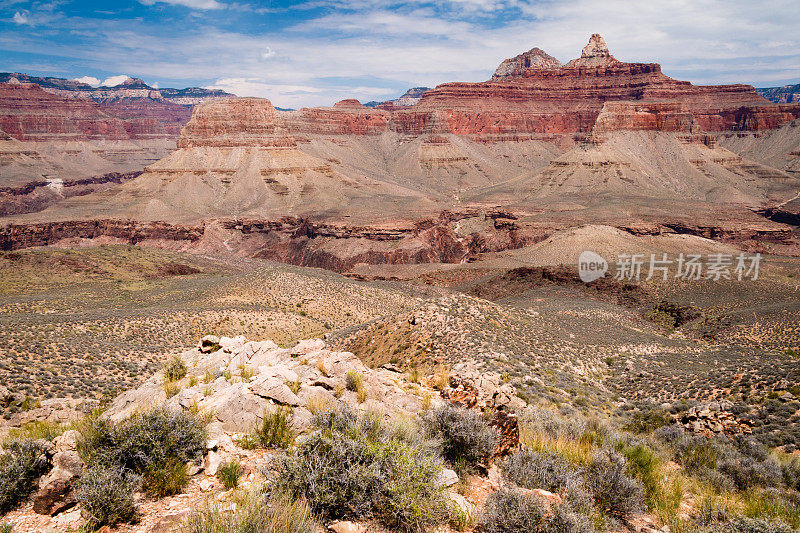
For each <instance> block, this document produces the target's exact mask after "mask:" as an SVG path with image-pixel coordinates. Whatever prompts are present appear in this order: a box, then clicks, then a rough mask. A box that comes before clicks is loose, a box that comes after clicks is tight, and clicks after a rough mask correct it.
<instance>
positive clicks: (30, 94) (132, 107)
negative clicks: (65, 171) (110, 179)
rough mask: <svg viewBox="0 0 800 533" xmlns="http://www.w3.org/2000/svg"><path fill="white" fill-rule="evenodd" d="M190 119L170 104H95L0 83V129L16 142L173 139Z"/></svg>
mask: <svg viewBox="0 0 800 533" xmlns="http://www.w3.org/2000/svg"><path fill="white" fill-rule="evenodd" d="M190 114H191V111H190V110H189V109H188V108H186V107H184V106H179V105H176V104H170V103H160V102H151V101H149V100H147V101H141V102H130V101H129V102H114V103H109V104H98V103H95V102H93V101H90V100H81V99H75V98H64V97H61V96H58V95H55V94H52V93H48V92H46V91H44V90H42V89H41V88H40V87H39V86H38V85H29V84H10V83H0V130H2V131H4V132H5V133H6V134H8V135H9V136H11V137H13V138H16V139H18V140H21V141H48V140H87V139H111V140H120V139H150V138H159V137H163V138H168V137H175V136H176V135H178V133H179V131H180V128H181V125H182V124H183V123H185V122H186V121H187V120H188V119H189V115H190Z"/></svg>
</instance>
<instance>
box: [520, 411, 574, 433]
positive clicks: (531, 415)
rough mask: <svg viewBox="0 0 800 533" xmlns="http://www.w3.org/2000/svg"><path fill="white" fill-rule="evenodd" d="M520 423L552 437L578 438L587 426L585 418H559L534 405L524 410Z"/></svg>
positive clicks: (551, 412)
mask: <svg viewBox="0 0 800 533" xmlns="http://www.w3.org/2000/svg"><path fill="white" fill-rule="evenodd" d="M520 425H524V426H526V427H527V428H528V429H530V430H531V431H533V432H535V433H542V434H545V435H547V436H549V437H552V438H559V437H560V438H570V439H580V438H581V437H582V436H583V435H584V433H586V431H587V427H588V423H587V421H586V419H584V418H582V417H571V418H561V417H559V416H558V415H556V414H555V413H554V412H553V411H550V410H549V409H542V408H538V407H534V406H530V407H529V408H527V409H526V410H525V412H524V414H523V415H522V418H521V420H520Z"/></svg>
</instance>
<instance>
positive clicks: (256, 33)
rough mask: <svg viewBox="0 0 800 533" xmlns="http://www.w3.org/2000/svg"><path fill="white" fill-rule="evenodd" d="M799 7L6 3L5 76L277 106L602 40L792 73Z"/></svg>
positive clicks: (242, 0) (1, 31) (669, 2)
mask: <svg viewBox="0 0 800 533" xmlns="http://www.w3.org/2000/svg"><path fill="white" fill-rule="evenodd" d="M798 28H800V1H798V0H763V1H753V0H730V1H710V0H657V1H653V0H649V1H643V2H635V1H625V0H604V1H600V0H565V1H557V0H438V1H433V2H428V1H422V0H420V1H414V0H412V1H404V2H393V1H389V0H349V1H347V0H305V1H300V2H283V1H274V2H256V1H254V0H128V1H112V2H102V1H96V0H55V1H28V0H0V70H2V71H21V72H26V73H29V74H35V75H44V76H59V77H67V78H76V79H78V78H80V79H84V80H86V81H89V82H90V83H102V82H105V83H107V84H113V83H118V82H119V80H121V79H124V76H125V75H130V76H134V77H140V78H143V79H144V80H145V81H146V82H148V83H149V84H151V85H156V84H158V86H161V87H187V86H203V87H218V88H222V89H226V90H228V91H231V92H234V93H236V94H239V95H242V96H263V97H267V98H270V99H271V100H272V101H273V103H274V104H276V105H279V106H284V107H295V108H297V107H301V106H304V105H305V106H311V105H330V104H331V103H333V102H336V101H338V100H340V99H342V98H346V97H355V98H358V99H360V100H362V101H368V100H386V99H389V98H392V97H395V96H397V95H399V94H401V93H402V92H404V91H405V89H407V88H408V87H413V86H420V85H425V86H434V85H436V84H438V83H442V82H446V81H479V80H485V79H487V78H488V77H489V76H490V75H491V73H492V71H493V70H494V68H495V67H496V66H497V64H498V63H500V61H501V60H503V59H504V58H507V57H511V56H514V55H516V54H518V53H520V52H522V51H525V50H528V49H530V48H532V47H534V46H538V47H540V48H542V49H544V50H546V51H547V52H549V53H550V54H552V55H554V56H556V57H557V58H558V59H560V60H562V61H567V60H569V59H571V58H574V57H577V56H578V55H580V49H581V48H582V47H583V46H584V45H585V44H586V41H587V40H588V37H589V35H590V34H591V33H595V32H596V33H600V34H602V35H603V37H604V38H605V39H606V42H607V43H608V45H609V47H610V49H611V52H612V53H613V54H614V55H615V56H616V57H617V59H620V60H623V61H645V62H659V63H661V64H662V66H663V70H664V72H665V73H666V74H668V75H670V76H673V77H675V78H678V79H685V80H689V81H692V82H694V83H730V82H744V83H751V84H754V85H756V86H761V87H769V86H777V85H784V84H787V83H799V82H800V30H798Z"/></svg>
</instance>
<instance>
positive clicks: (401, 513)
mask: <svg viewBox="0 0 800 533" xmlns="http://www.w3.org/2000/svg"><path fill="white" fill-rule="evenodd" d="M315 424H316V425H317V427H318V428H319V431H318V432H317V433H314V434H312V435H311V437H309V438H308V439H307V440H305V441H304V442H303V444H302V445H301V446H300V447H299V449H298V450H297V453H296V455H293V456H291V457H289V458H288V459H287V460H286V461H285V463H284V464H283V466H282V467H281V469H280V472H279V475H278V477H277V480H278V483H279V485H280V486H281V487H283V488H284V489H285V490H287V491H288V492H289V493H291V494H292V495H293V496H295V497H305V498H307V499H308V502H309V504H310V505H311V508H312V509H313V510H314V511H315V512H317V513H319V514H320V515H322V516H324V517H326V518H328V519H337V518H338V519H361V518H366V517H369V516H373V517H375V518H376V519H378V520H379V521H380V522H381V523H382V524H383V525H385V526H386V527H389V528H395V529H399V530H402V531H422V530H424V529H426V528H427V527H429V526H431V525H435V524H438V523H442V522H444V521H446V520H447V519H448V518H449V504H448V501H447V497H446V495H445V489H444V488H443V487H441V486H438V485H437V484H436V483H435V482H434V480H435V479H436V476H437V475H438V474H439V472H440V471H441V468H442V466H441V462H440V461H439V459H438V458H437V457H436V456H434V455H431V454H430V453H429V452H428V451H427V450H426V448H425V447H423V446H420V445H419V444H418V443H417V442H416V441H412V442H408V441H406V440H403V438H402V437H401V434H400V433H394V435H393V434H392V433H391V432H389V431H388V428H387V427H386V426H385V425H384V424H383V423H382V421H381V420H380V419H379V418H378V417H377V416H374V415H370V414H363V415H361V416H358V415H356V414H355V413H353V412H352V411H349V410H347V409H344V408H342V409H336V410H328V411H325V412H322V413H319V414H318V415H317V416H315Z"/></svg>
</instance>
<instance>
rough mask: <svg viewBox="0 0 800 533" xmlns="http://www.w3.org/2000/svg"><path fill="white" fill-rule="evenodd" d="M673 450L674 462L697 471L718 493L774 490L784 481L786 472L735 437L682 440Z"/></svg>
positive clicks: (763, 452)
mask: <svg viewBox="0 0 800 533" xmlns="http://www.w3.org/2000/svg"><path fill="white" fill-rule="evenodd" d="M673 446H674V448H675V460H676V461H677V462H678V463H680V464H681V465H683V466H684V467H685V468H687V469H691V470H694V471H696V472H697V473H698V474H699V476H700V477H701V478H702V479H704V480H706V481H708V482H710V483H711V484H712V485H714V487H715V488H716V489H717V490H734V489H737V490H747V489H749V488H752V487H774V486H777V485H780V483H781V482H782V481H784V479H785V470H784V469H782V468H781V465H780V464H779V463H778V462H777V461H775V460H774V459H773V458H772V457H770V456H769V453H768V451H767V450H766V449H765V448H764V447H763V446H762V445H761V444H759V443H757V442H756V441H755V440H753V439H750V438H745V437H738V438H735V439H732V440H727V439H725V438H713V439H708V438H706V437H703V436H688V435H685V436H682V437H680V438H678V439H677V440H676V441H675V442H674V443H673Z"/></svg>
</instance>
